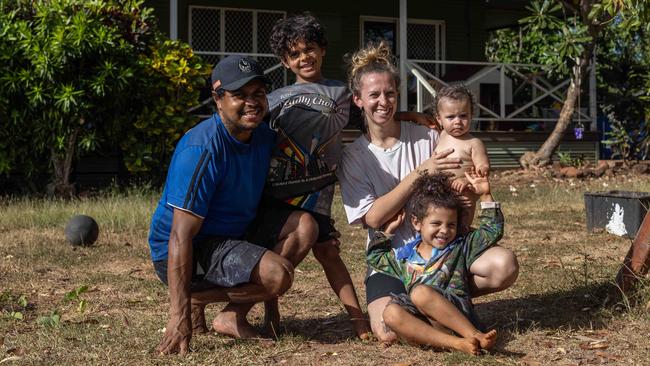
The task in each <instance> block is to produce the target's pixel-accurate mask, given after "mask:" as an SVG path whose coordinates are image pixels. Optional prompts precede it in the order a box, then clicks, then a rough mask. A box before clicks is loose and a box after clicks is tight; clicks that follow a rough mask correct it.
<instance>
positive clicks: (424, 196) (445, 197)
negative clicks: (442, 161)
mask: <svg viewBox="0 0 650 366" xmlns="http://www.w3.org/2000/svg"><path fill="white" fill-rule="evenodd" d="M413 187H414V191H413V195H411V199H410V201H409V206H408V208H409V212H410V214H411V215H413V216H415V217H416V218H417V219H418V220H420V221H421V220H423V219H424V217H425V216H426V214H427V211H428V210H429V207H444V208H450V209H452V210H456V211H457V212H458V211H459V210H460V204H459V202H458V198H457V195H456V192H454V190H453V189H452V188H451V182H450V180H449V177H448V176H447V175H446V174H444V173H441V172H438V173H433V174H431V173H427V172H424V173H422V174H420V176H419V177H418V178H417V179H416V180H415V182H413Z"/></svg>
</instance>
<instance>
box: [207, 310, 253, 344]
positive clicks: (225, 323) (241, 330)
mask: <svg viewBox="0 0 650 366" xmlns="http://www.w3.org/2000/svg"><path fill="white" fill-rule="evenodd" d="M212 328H213V329H214V331H215V332H217V333H219V334H224V335H227V336H230V337H233V338H260V334H259V333H258V332H257V331H255V328H253V326H252V325H250V323H248V321H247V320H246V316H245V315H244V316H240V315H239V314H237V313H236V312H234V311H230V310H227V309H224V310H223V311H222V312H220V313H219V314H218V315H217V317H216V318H214V320H213V321H212Z"/></svg>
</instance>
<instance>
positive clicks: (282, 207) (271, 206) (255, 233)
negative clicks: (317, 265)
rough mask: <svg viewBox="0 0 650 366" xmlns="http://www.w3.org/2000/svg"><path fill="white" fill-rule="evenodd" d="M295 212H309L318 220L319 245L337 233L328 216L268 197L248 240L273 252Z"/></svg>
mask: <svg viewBox="0 0 650 366" xmlns="http://www.w3.org/2000/svg"><path fill="white" fill-rule="evenodd" d="M295 211H304V212H307V213H309V214H311V216H312V217H313V218H314V220H316V223H317V224H318V240H317V241H316V242H317V243H320V242H324V241H327V240H330V239H332V237H331V236H330V233H333V232H336V228H335V227H334V225H333V224H332V220H331V219H330V218H329V217H328V216H325V215H323V214H319V213H317V212H312V211H308V210H305V209H302V208H300V207H297V206H293V205H290V204H288V203H286V202H283V201H280V200H278V199H276V198H272V197H268V196H264V197H262V200H261V202H260V205H259V206H258V209H257V217H255V220H253V222H252V223H251V226H250V228H249V230H248V234H247V236H246V239H247V240H248V241H250V242H251V243H255V244H258V245H261V246H263V247H265V248H267V249H270V250H272V249H273V248H274V247H275V245H276V244H277V243H278V241H279V239H280V232H281V231H282V227H283V226H284V224H285V223H286V222H287V220H288V219H289V216H290V215H291V214H292V213H293V212H295Z"/></svg>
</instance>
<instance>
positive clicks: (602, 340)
mask: <svg viewBox="0 0 650 366" xmlns="http://www.w3.org/2000/svg"><path fill="white" fill-rule="evenodd" d="M575 338H576V339H577V340H579V341H583V342H593V343H598V342H605V339H595V338H591V337H585V336H582V335H576V336H575Z"/></svg>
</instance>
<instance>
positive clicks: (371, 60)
mask: <svg viewBox="0 0 650 366" xmlns="http://www.w3.org/2000/svg"><path fill="white" fill-rule="evenodd" d="M348 63H349V64H350V67H349V69H348V86H349V87H350V90H351V91H352V93H353V94H354V95H357V96H358V95H359V94H360V92H361V78H362V77H363V75H365V74H368V73H383V72H387V73H388V74H390V76H391V77H392V78H393V81H394V82H395V88H399V83H400V79H399V72H398V71H397V68H396V67H395V63H394V57H393V55H392V54H391V52H390V47H388V44H387V43H386V42H384V41H382V42H381V43H379V44H378V45H373V44H370V45H368V46H366V47H365V48H362V49H360V50H358V51H357V52H355V53H354V54H353V55H352V56H351V57H350V59H349V61H348Z"/></svg>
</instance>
